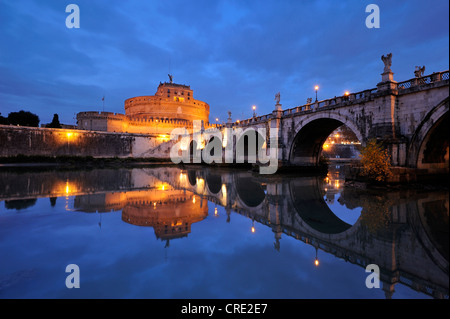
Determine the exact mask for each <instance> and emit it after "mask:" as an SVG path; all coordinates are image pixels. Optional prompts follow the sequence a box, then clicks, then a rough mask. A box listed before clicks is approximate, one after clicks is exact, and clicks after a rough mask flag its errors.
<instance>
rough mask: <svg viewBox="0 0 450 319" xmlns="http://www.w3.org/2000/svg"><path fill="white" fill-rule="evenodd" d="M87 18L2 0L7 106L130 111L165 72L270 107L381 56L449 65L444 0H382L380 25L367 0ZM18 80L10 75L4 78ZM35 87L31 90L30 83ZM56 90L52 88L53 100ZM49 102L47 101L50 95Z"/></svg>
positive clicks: (92, 10)
mask: <svg viewBox="0 0 450 319" xmlns="http://www.w3.org/2000/svg"><path fill="white" fill-rule="evenodd" d="M77 4H78V5H79V7H80V29H67V28H66V27H65V18H66V17H67V15H68V14H67V13H65V4H62V3H61V2H60V1H40V2H33V1H23V2H21V4H20V5H19V4H17V3H14V2H9V3H6V2H2V10H0V18H1V24H2V30H4V32H2V34H1V35H0V41H1V42H2V44H4V46H3V49H2V50H1V51H0V67H1V69H2V70H3V71H4V73H3V72H2V75H0V77H1V79H0V83H1V85H2V86H1V91H0V107H1V112H2V113H5V114H6V113H8V112H11V111H16V110H17V109H18V108H20V107H22V106H26V107H28V108H29V110H30V111H32V112H35V113H38V115H39V116H40V118H41V119H42V122H45V121H50V120H51V117H52V115H53V113H54V112H56V111H58V110H64V111H61V113H62V114H60V119H61V120H62V121H63V122H73V113H76V112H80V111H85V110H87V109H86V108H89V107H91V108H93V109H92V110H100V109H101V108H102V106H101V97H102V96H103V95H106V96H107V99H106V102H107V103H106V107H105V108H106V110H107V111H113V112H121V113H123V112H124V109H123V102H124V100H125V99H127V98H129V97H133V96H139V95H146V94H150V95H151V94H154V92H155V91H156V87H157V85H158V83H159V81H165V80H167V73H169V72H171V73H172V74H173V75H174V80H175V81H176V82H177V81H178V82H179V83H183V84H188V85H191V87H192V88H193V89H194V94H195V95H196V97H197V98H199V99H202V100H203V101H205V102H207V103H209V104H210V106H211V114H214V115H213V116H214V117H216V116H218V117H219V118H221V119H224V120H225V118H226V117H227V114H226V111H228V110H230V111H232V113H233V114H236V116H238V115H239V116H240V117H241V116H251V105H253V104H256V105H258V114H265V113H270V112H271V111H272V109H273V103H274V101H273V99H274V94H275V93H276V92H278V91H280V92H281V97H282V100H281V103H282V104H283V107H284V108H289V107H295V106H297V105H300V104H304V103H305V101H306V98H308V97H311V96H312V95H313V94H314V91H313V87H314V85H315V84H320V87H321V89H320V98H323V99H324V98H331V97H334V96H335V95H340V94H342V92H344V91H345V90H351V91H358V90H364V89H368V88H373V87H375V86H376V84H377V82H378V81H379V80H380V73H381V71H382V62H381V60H380V57H381V55H383V54H386V53H388V52H392V53H393V71H394V73H395V79H396V80H398V81H401V80H406V79H408V78H410V77H412V76H413V73H412V72H413V70H414V66H415V65H424V64H425V65H426V66H427V70H430V71H431V72H433V71H442V70H444V69H448V54H449V50H448V46H449V41H448V26H449V23H448V15H447V13H446V12H448V3H446V2H445V1H442V2H441V1H440V2H434V3H433V5H430V4H428V3H424V2H422V1H419V0H416V1H408V2H389V1H386V0H380V1H378V3H377V4H378V5H379V7H380V19H381V28H380V29H367V28H366V26H365V18H366V16H367V13H366V12H365V6H366V5H367V4H368V3H365V2H361V1H346V2H335V1H325V0H320V1H313V2H310V1H282V2H280V1H236V0H233V1H224V0H221V1H192V2H190V3H189V4H187V3H186V2H184V1H179V0H175V1H170V2H167V1H164V2H159V1H149V2H142V1H127V2H123V1H110V2H108V4H104V3H101V2H92V1H86V0H80V1H78V2H77ZM9 79H11V81H9ZM25 88H28V89H25ZM49 97H51V99H49ZM49 103H50V105H49Z"/></svg>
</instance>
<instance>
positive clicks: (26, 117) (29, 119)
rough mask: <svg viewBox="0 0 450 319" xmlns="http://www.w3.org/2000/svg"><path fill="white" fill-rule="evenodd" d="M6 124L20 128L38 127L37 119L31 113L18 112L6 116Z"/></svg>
mask: <svg viewBox="0 0 450 319" xmlns="http://www.w3.org/2000/svg"><path fill="white" fill-rule="evenodd" d="M8 124H12V125H20V126H31V127H38V126H39V117H38V116H37V115H36V114H33V113H31V112H28V111H27V112H26V111H23V110H20V111H19V112H11V113H9V114H8Z"/></svg>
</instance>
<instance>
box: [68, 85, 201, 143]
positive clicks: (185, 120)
mask: <svg viewBox="0 0 450 319" xmlns="http://www.w3.org/2000/svg"><path fill="white" fill-rule="evenodd" d="M193 95H194V94H193V90H192V89H191V88H190V86H187V85H183V84H176V83H173V82H172V81H171V82H169V83H167V82H165V83H161V82H160V84H159V86H158V89H157V91H156V93H155V95H148V96H136V97H132V98H129V99H126V100H125V114H119V113H112V112H80V113H78V114H77V124H78V129H81V130H91V131H106V132H120V133H125V132H126V133H140V134H170V132H171V131H172V130H173V129H175V128H180V127H186V128H188V129H189V128H191V127H192V125H193V121H196V120H199V121H203V124H204V126H205V127H208V126H210V125H209V105H208V104H207V103H205V102H202V101H199V100H196V99H194V96H193Z"/></svg>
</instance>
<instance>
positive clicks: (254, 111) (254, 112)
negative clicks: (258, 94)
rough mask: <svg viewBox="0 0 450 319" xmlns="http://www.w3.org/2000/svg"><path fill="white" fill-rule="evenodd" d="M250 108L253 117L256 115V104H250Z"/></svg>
mask: <svg viewBox="0 0 450 319" xmlns="http://www.w3.org/2000/svg"><path fill="white" fill-rule="evenodd" d="M252 109H253V117H256V106H255V105H253V106H252Z"/></svg>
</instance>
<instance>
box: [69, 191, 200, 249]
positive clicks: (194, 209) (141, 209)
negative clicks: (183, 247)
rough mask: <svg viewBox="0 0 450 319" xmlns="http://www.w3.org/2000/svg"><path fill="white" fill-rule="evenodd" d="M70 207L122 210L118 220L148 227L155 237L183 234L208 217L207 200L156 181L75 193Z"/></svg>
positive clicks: (167, 238)
mask: <svg viewBox="0 0 450 319" xmlns="http://www.w3.org/2000/svg"><path fill="white" fill-rule="evenodd" d="M74 208H75V209H76V210H78V211H83V212H99V213H103V212H110V211H117V210H122V220H123V221H124V222H126V223H129V224H132V225H136V226H150V227H152V228H153V229H154V231H155V235H156V238H158V239H161V240H165V241H166V242H167V244H166V245H168V244H169V240H170V239H175V238H181V237H186V236H187V235H188V234H189V233H190V232H191V225H192V224H193V223H196V222H199V221H202V220H203V219H205V218H206V216H208V205H207V200H206V199H203V198H201V197H199V196H198V195H197V196H196V195H195V194H193V193H192V192H189V191H184V190H176V189H174V188H173V187H171V186H170V185H169V184H165V183H159V185H157V186H156V188H152V189H142V190H132V191H126V192H114V193H112V192H111V193H101V194H87V195H78V196H76V197H75V200H74Z"/></svg>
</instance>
